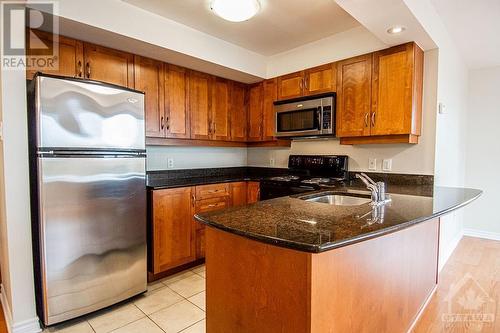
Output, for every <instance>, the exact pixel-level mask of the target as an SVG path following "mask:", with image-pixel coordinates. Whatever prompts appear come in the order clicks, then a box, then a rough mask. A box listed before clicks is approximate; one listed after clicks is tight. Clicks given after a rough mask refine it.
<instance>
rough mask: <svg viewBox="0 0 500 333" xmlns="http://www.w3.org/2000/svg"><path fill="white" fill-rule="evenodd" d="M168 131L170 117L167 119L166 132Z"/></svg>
mask: <svg viewBox="0 0 500 333" xmlns="http://www.w3.org/2000/svg"><path fill="white" fill-rule="evenodd" d="M169 129H170V117H167V131H168V130H169Z"/></svg>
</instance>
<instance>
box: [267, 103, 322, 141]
mask: <svg viewBox="0 0 500 333" xmlns="http://www.w3.org/2000/svg"><path fill="white" fill-rule="evenodd" d="M275 111H276V136H279V137H291V136H314V135H320V134H322V131H321V129H322V118H323V117H322V108H321V99H319V100H318V99H316V100H309V101H298V102H293V103H285V104H279V105H275Z"/></svg>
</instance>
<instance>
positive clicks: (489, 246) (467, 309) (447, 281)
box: [413, 237, 500, 333]
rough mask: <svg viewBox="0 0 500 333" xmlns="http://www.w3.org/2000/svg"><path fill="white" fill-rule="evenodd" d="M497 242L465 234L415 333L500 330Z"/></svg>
mask: <svg viewBox="0 0 500 333" xmlns="http://www.w3.org/2000/svg"><path fill="white" fill-rule="evenodd" d="M499 301H500V242H498V241H491V240H486V239H481V238H472V237H464V238H463V239H462V240H461V242H460V244H459V245H458V247H457V248H456V249H455V252H453V255H452V256H451V258H450V259H449V261H448V262H447V263H446V266H445V267H444V268H443V270H442V271H441V274H440V278H439V284H438V287H437V290H436V293H435V294H434V295H433V297H432V298H431V300H430V303H429V304H428V306H427V308H426V309H425V311H424V313H423V314H422V317H421V318H420V320H419V321H418V323H417V325H416V326H415V328H414V330H413V332H414V333H427V332H454V333H455V332H457V333H460V332H500V302H499Z"/></svg>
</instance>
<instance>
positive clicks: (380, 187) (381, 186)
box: [356, 172, 390, 205]
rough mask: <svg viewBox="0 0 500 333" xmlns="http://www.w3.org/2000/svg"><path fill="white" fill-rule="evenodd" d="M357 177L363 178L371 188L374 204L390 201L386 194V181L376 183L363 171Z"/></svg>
mask: <svg viewBox="0 0 500 333" xmlns="http://www.w3.org/2000/svg"><path fill="white" fill-rule="evenodd" d="M356 178H359V179H361V181H362V182H363V183H364V184H365V185H366V188H367V189H369V190H370V192H371V194H372V204H374V205H378V204H382V203H385V202H387V201H390V199H388V198H387V197H386V194H385V183H384V182H377V183H375V182H374V181H373V179H371V178H370V177H368V175H367V174H365V173H363V172H361V173H357V174H356Z"/></svg>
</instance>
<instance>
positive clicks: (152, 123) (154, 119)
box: [134, 56, 165, 138]
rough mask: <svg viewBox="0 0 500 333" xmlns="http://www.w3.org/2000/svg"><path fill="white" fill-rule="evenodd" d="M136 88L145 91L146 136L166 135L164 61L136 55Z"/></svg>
mask: <svg viewBox="0 0 500 333" xmlns="http://www.w3.org/2000/svg"><path fill="white" fill-rule="evenodd" d="M134 72H135V75H134V77H135V89H137V90H139V91H143V92H144V104H145V116H146V136H149V137H158V138H161V137H164V136H165V100H164V85H163V83H164V77H163V76H164V73H163V63H162V62H160V61H156V60H153V59H148V58H144V57H141V56H135V58H134Z"/></svg>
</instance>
